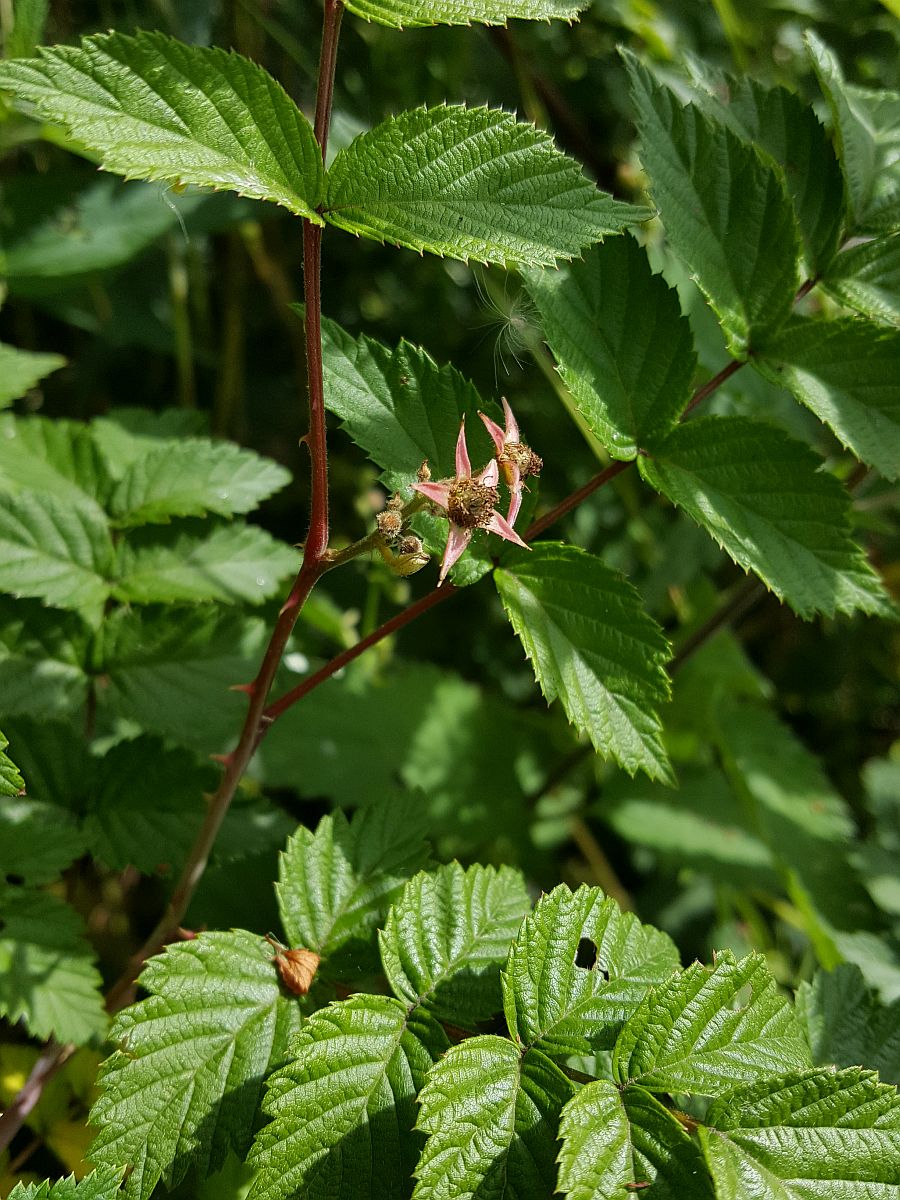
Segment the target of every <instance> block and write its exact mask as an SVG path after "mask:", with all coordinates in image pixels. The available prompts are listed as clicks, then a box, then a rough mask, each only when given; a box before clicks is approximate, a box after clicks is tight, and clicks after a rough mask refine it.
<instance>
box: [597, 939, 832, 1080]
mask: <svg viewBox="0 0 900 1200" xmlns="http://www.w3.org/2000/svg"><path fill="white" fill-rule="evenodd" d="M745 988H746V989H748V991H749V998H746V997H742V996H741V992H742V990H743V989H745ZM808 1063H809V1047H808V1045H807V1043H806V1039H805V1038H804V1036H803V1031H802V1029H801V1027H800V1024H799V1022H798V1021H797V1019H796V1017H795V1015H794V1011H793V1009H792V1007H791V1006H790V1004H789V1003H788V1001H787V1000H786V999H785V998H784V997H783V996H781V995H780V994H779V992H778V985H777V984H776V982H775V980H774V978H773V977H772V974H771V972H770V971H769V969H768V967H767V966H766V962H765V959H764V958H763V957H762V955H759V954H748V955H747V957H746V958H743V959H741V960H740V961H738V960H737V959H736V958H735V957H734V955H733V954H732V953H731V952H730V951H722V952H721V953H720V954H719V956H718V957H717V959H716V962H715V963H714V964H713V965H712V966H711V967H706V966H703V964H701V963H694V964H692V965H691V966H690V967H688V968H687V970H685V971H683V972H681V973H680V974H678V975H674V976H672V977H671V978H670V979H669V980H667V981H666V982H664V983H661V984H659V985H658V986H657V987H656V988H654V989H653V990H652V991H651V992H649V993H648V994H647V996H646V997H645V999H644V1001H643V1003H642V1004H641V1006H640V1007H639V1008H638V1010H637V1012H635V1014H634V1015H633V1016H632V1017H631V1018H630V1019H629V1021H628V1022H627V1024H626V1025H625V1027H624V1029H623V1030H622V1032H621V1033H620V1034H619V1037H618V1040H617V1041H616V1045H615V1050H614V1052H613V1071H614V1073H615V1077H616V1079H617V1080H618V1081H619V1082H620V1083H629V1082H637V1083H640V1084H641V1085H642V1086H643V1087H645V1088H647V1089H649V1090H650V1091H661V1092H700V1093H702V1094H703V1095H707V1096H717V1095H722V1094H724V1093H725V1092H727V1091H729V1090H731V1089H733V1088H734V1087H735V1085H737V1084H740V1083H744V1082H750V1081H755V1080H757V1079H759V1078H760V1077H761V1076H771V1075H775V1074H777V1073H778V1072H780V1071H783V1070H784V1069H785V1067H787V1068H789V1069H790V1068H792V1067H805V1066H807V1065H808Z"/></svg>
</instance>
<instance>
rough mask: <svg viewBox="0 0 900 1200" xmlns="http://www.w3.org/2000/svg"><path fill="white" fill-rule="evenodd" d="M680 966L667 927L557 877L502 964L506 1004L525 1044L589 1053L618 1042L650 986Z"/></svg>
mask: <svg viewBox="0 0 900 1200" xmlns="http://www.w3.org/2000/svg"><path fill="white" fill-rule="evenodd" d="M677 970H678V951H677V949H676V948H675V945H674V943H673V942H672V941H671V939H670V938H669V937H668V935H667V934H665V933H663V932H662V931H661V930H658V929H654V928H653V927H652V926H650V925H642V924H641V923H640V921H639V920H638V919H637V917H636V916H635V915H634V914H633V913H623V912H622V911H621V909H620V908H619V906H618V905H617V904H616V902H615V901H614V900H611V899H609V898H607V897H604V895H603V893H602V892H601V891H600V889H599V888H589V887H586V886H584V885H583V886H582V887H580V888H579V889H578V891H577V892H575V893H572V892H570V891H569V889H568V888H567V887H566V886H565V884H560V886H559V887H557V888H554V889H553V891H552V892H550V894H549V895H546V896H542V897H541V899H540V900H539V901H538V903H537V905H536V907H535V909H534V912H533V913H531V914H530V916H528V917H526V918H525V921H524V923H523V925H522V929H521V931H520V933H519V936H518V937H517V938H516V940H515V942H514V943H513V945H512V947H511V949H510V951H509V957H508V959H507V961H506V967H505V969H504V972H503V1006H504V1009H505V1011H506V1020H507V1023H508V1025H509V1028H510V1031H511V1033H512V1035H513V1037H515V1038H516V1039H517V1040H518V1041H519V1042H520V1043H521V1044H522V1045H524V1046H534V1045H537V1046H538V1047H539V1048H540V1049H541V1050H543V1051H545V1052H546V1053H547V1054H552V1055H557V1056H559V1055H569V1054H586V1053H589V1052H590V1051H592V1050H597V1049H602V1048H608V1047H610V1046H611V1045H612V1044H613V1041H614V1039H615V1036H616V1034H617V1033H618V1031H619V1029H620V1028H621V1026H622V1024H623V1023H624V1022H625V1021H626V1020H628V1018H629V1017H630V1016H631V1015H632V1014H633V1013H634V1012H635V1010H636V1009H637V1007H638V1005H639V1004H640V1003H641V1001H642V1000H643V999H644V997H645V996H646V994H647V992H648V990H649V989H650V987H651V986H652V985H654V984H657V983H661V982H662V981H663V980H665V979H667V978H668V977H669V976H670V975H671V974H672V972H673V971H677Z"/></svg>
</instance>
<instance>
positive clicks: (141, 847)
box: [83, 734, 215, 875]
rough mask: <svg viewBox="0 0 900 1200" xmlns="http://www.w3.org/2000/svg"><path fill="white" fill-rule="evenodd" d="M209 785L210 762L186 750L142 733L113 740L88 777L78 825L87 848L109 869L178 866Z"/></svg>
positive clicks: (211, 778)
mask: <svg viewBox="0 0 900 1200" xmlns="http://www.w3.org/2000/svg"><path fill="white" fill-rule="evenodd" d="M214 787H215V774H214V772H213V771H212V770H211V769H210V766H209V765H206V764H204V765H203V766H199V765H198V763H197V760H196V759H195V757H194V755H193V754H190V753H188V751H186V750H181V749H177V748H171V749H170V748H167V747H166V746H165V744H164V743H163V741H162V740H161V739H160V738H156V737H151V736H149V735H147V734H144V735H143V736H142V737H138V738H134V739H132V740H130V741H121V742H118V743H117V744H116V745H115V746H113V748H112V749H111V750H110V751H109V752H108V753H107V754H106V755H104V757H103V758H102V759H101V760H100V761H99V763H98V764H97V767H96V770H95V773H94V778H93V779H92V780H91V786H90V796H89V800H88V805H87V812H86V815H85V820H84V825H83V829H84V834H85V836H86V837H87V838H88V839H89V841H90V844H91V851H92V853H93V854H94V856H95V857H96V858H98V859H100V861H101V862H103V863H105V864H106V866H108V867H111V868H112V869H113V870H114V871H122V870H124V869H125V867H127V866H135V867H137V868H138V870H140V871H143V872H145V873H146V874H148V875H151V874H153V873H154V872H155V871H160V872H172V871H177V869H178V868H179V867H180V866H181V864H182V862H183V860H184V858H185V857H186V855H187V852H188V850H189V848H190V846H191V843H192V842H193V840H194V837H195V836H196V833H197V830H198V829H199V827H200V822H201V820H202V818H203V812H204V807H205V806H204V801H203V796H204V794H205V793H209V792H211V791H213V790H214Z"/></svg>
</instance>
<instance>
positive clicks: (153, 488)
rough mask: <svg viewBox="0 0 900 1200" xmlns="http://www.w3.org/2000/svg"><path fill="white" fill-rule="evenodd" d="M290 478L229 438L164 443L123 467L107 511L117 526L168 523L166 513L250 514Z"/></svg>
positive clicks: (168, 514) (275, 466)
mask: <svg viewBox="0 0 900 1200" xmlns="http://www.w3.org/2000/svg"><path fill="white" fill-rule="evenodd" d="M289 481H290V475H289V474H288V472H287V471H286V470H285V469H284V467H281V466H279V465H278V463H274V462H271V461H270V460H268V459H264V458H261V457H260V456H259V455H258V454H254V453H253V451H252V450H245V449H243V448H242V447H241V446H236V445H234V443H233V442H211V441H209V440H207V439H206V438H184V439H182V440H181V441H179V442H163V443H162V444H161V445H157V446H155V447H154V448H153V449H151V450H150V451H149V452H148V453H147V454H145V455H143V456H141V457H140V458H138V459H137V460H136V461H135V462H133V463H132V464H131V465H130V466H129V467H128V468H127V469H126V471H125V474H124V476H123V478H122V479H121V480H120V482H119V484H118V486H117V488H116V490H115V491H114V492H113V495H112V500H111V506H110V511H111V512H112V514H113V516H114V518H115V519H116V522H117V524H119V525H122V526H126V527H127V526H129V525H146V524H150V523H156V522H163V523H165V522H167V521H168V520H169V518H170V517H202V516H205V515H206V514H207V513H218V514H219V515H220V516H225V517H230V516H232V514H234V513H245V512H250V510H251V509H254V508H256V506H257V505H258V504H259V503H260V501H261V500H265V499H266V497H267V496H271V495H272V493H273V492H277V491H278V490H279V488H283V487H284V485H285V484H286V483H288V482H289Z"/></svg>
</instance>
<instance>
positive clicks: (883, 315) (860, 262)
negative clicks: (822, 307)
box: [822, 233, 900, 327]
mask: <svg viewBox="0 0 900 1200" xmlns="http://www.w3.org/2000/svg"><path fill="white" fill-rule="evenodd" d="M822 286H823V287H824V288H825V289H826V291H828V292H829V293H830V294H831V295H832V296H834V297H835V298H836V299H837V300H840V302H841V304H846V305H847V307H848V308H853V309H856V311H857V312H860V313H862V315H863V316H864V317H868V318H869V319H870V320H872V321H877V322H878V323H879V324H881V325H892V326H894V327H897V326H900V233H889V234H887V235H886V236H885V237H880V238H873V239H872V240H871V241H869V242H863V243H861V244H860V245H857V246H851V247H850V248H849V249H848V250H844V251H843V252H842V253H841V254H839V255H838V256H837V258H835V259H833V260H832V263H831V266H830V267H829V268H828V270H827V272H826V273H825V278H824V279H823V280H822Z"/></svg>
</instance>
